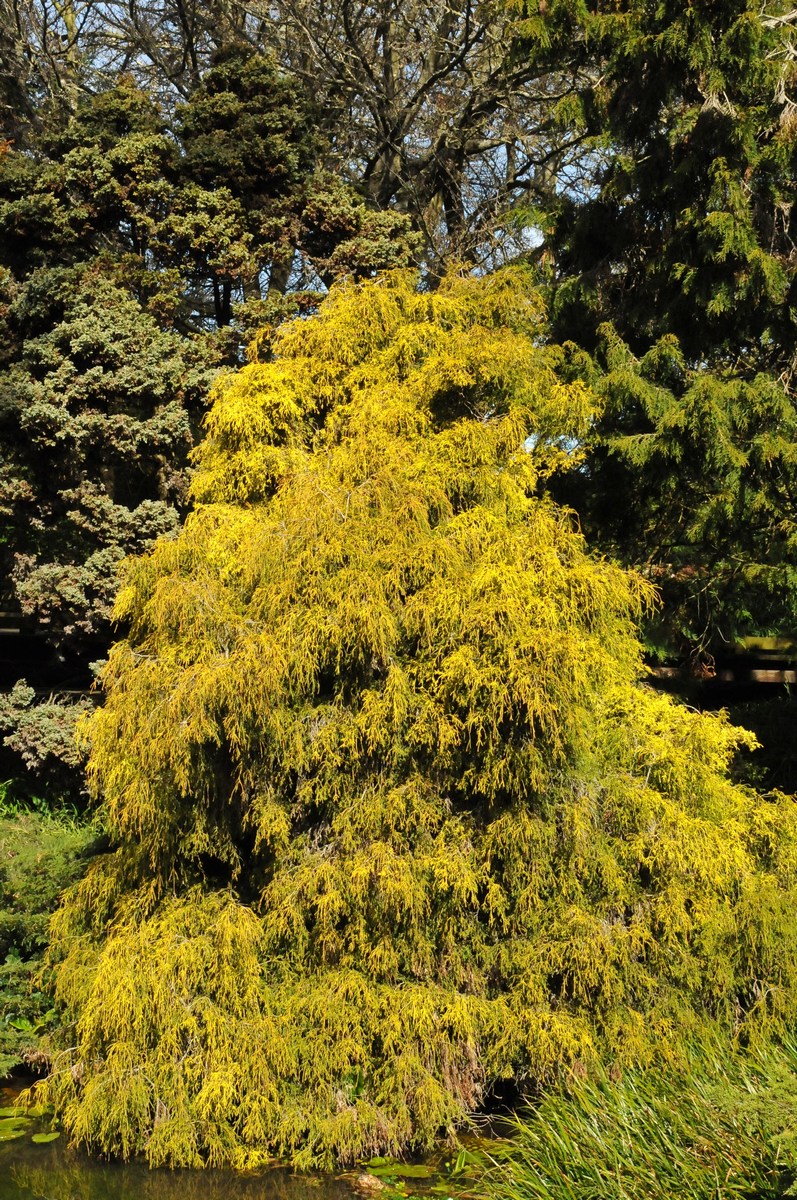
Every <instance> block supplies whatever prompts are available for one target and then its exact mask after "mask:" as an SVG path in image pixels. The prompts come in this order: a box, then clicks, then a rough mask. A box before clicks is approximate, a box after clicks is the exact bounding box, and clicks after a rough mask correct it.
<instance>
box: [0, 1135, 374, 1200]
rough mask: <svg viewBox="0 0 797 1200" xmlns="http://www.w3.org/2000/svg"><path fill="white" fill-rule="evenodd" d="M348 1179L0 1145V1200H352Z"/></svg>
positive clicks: (20, 1143) (55, 1145) (58, 1146)
mask: <svg viewBox="0 0 797 1200" xmlns="http://www.w3.org/2000/svg"><path fill="white" fill-rule="evenodd" d="M354 1195H355V1190H354V1188H353V1186H352V1182H351V1180H349V1179H345V1178H337V1177H335V1176H318V1177H315V1176H297V1175H293V1174H292V1173H291V1172H290V1171H289V1170H287V1169H284V1168H274V1169H271V1170H267V1171H263V1172H258V1173H257V1174H254V1173H253V1174H249V1175H241V1174H237V1173H234V1172H231V1171H166V1170H163V1171H150V1170H149V1169H148V1168H147V1167H146V1166H145V1165H142V1164H139V1163H132V1164H131V1163H128V1164H126V1165H125V1164H121V1163H98V1162H94V1161H92V1160H90V1159H88V1158H86V1157H84V1156H83V1155H81V1154H77V1153H75V1152H74V1151H70V1150H68V1149H67V1148H66V1147H64V1146H63V1145H62V1143H61V1142H60V1141H59V1142H52V1143H51V1144H50V1145H47V1146H36V1145H34V1144H33V1143H31V1142H30V1140H29V1139H27V1138H26V1139H22V1138H20V1139H18V1140H17V1141H15V1142H9V1143H7V1144H5V1145H3V1146H0V1200H352V1197H353V1196H354Z"/></svg>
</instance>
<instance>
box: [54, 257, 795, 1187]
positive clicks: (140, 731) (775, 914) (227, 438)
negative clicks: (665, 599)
mask: <svg viewBox="0 0 797 1200" xmlns="http://www.w3.org/2000/svg"><path fill="white" fill-rule="evenodd" d="M416 284H417V281H416V278H415V277H414V276H413V275H412V274H401V273H400V274H394V275H391V276H388V277H385V278H383V279H381V280H380V281H377V282H372V283H368V284H363V285H359V286H357V285H354V284H347V285H341V286H338V287H336V288H334V289H333V291H332V293H331V294H330V296H329V298H328V299H327V300H326V301H325V302H324V304H323V305H322V306H321V309H320V310H319V312H318V314H317V315H316V316H313V317H311V318H304V319H300V320H296V321H294V322H293V323H291V324H289V325H287V326H285V327H283V329H282V330H281V331H280V332H279V334H278V335H277V338H276V341H275V343H274V355H273V358H272V359H271V360H270V361H268V362H259V361H253V362H251V363H250V364H249V365H248V366H245V367H243V368H242V369H240V370H238V371H237V372H233V373H230V374H227V375H226V376H225V377H224V378H223V379H222V380H221V381H220V382H219V384H218V385H217V388H216V391H215V396H214V403H213V407H212V410H211V412H210V414H209V416H208V420H207V429H206V437H205V440H204V442H203V443H202V445H201V447H200V448H199V450H198V452H197V455H196V468H197V470H196V476H195V479H194V482H193V485H192V486H193V492H194V498H195V510H194V511H193V513H192V514H191V515H190V516H189V518H188V520H187V521H186V523H185V526H184V528H183V529H182V530H181V532H180V533H179V534H178V536H177V537H175V538H171V539H167V540H161V541H159V542H158V543H157V544H156V546H155V548H154V549H153V551H152V552H151V553H149V554H147V555H144V556H143V557H140V558H138V559H135V560H132V561H131V562H130V564H129V565H128V567H127V570H126V574H125V580H124V585H123V587H122V590H121V592H120V594H119V597H118V600H117V608H116V612H117V616H118V617H119V619H121V620H124V621H125V622H126V623H127V626H128V628H129V636H128V637H127V638H125V639H124V640H123V641H121V642H120V643H118V644H117V645H116V646H115V647H114V649H113V650H112V652H111V655H110V659H109V662H108V665H107V667H106V669H105V671H104V684H105V687H106V690H107V701H106V704H105V706H104V707H103V708H102V709H99V710H98V711H97V712H96V713H95V714H94V715H93V716H92V718H91V719H90V721H89V723H88V725H87V726H86V727H85V729H84V734H85V736H86V738H88V739H89V741H90V743H91V759H90V767H89V774H90V779H91V785H92V787H93V789H94V792H95V794H96V796H97V798H98V800H99V802H100V805H101V812H102V814H103V819H104V821H105V823H106V825H107V828H108V830H109V832H110V834H111V837H112V839H113V842H114V848H113V849H112V850H111V851H110V852H109V853H108V854H107V855H105V856H103V857H102V858H100V859H98V860H97V861H96V862H95V863H94V864H93V866H92V867H91V868H90V869H89V871H88V873H87V875H86V877H85V879H84V880H83V881H82V882H81V883H80V884H79V885H78V886H77V887H76V888H75V889H73V891H72V892H71V893H70V894H69V896H68V898H67V901H66V903H65V905H64V907H63V908H62V910H61V912H60V913H59V914H58V916H57V918H56V920H55V923H54V926H53V945H52V949H51V965H52V968H53V970H54V980H55V983H54V986H55V994H56V996H57V1001H58V1003H59V1005H60V1006H61V1009H62V1012H63V1019H64V1030H63V1035H62V1040H61V1045H62V1046H63V1049H61V1050H60V1052H58V1051H57V1047H56V1053H55V1057H54V1059H53V1070H52V1074H51V1075H50V1078H49V1080H48V1081H47V1083H46V1084H45V1092H46V1094H47V1095H48V1096H49V1097H50V1098H51V1099H53V1100H54V1101H55V1103H56V1106H57V1111H58V1113H59V1115H60V1116H61V1118H62V1119H63V1121H64V1123H65V1125H66V1128H67V1130H68V1131H69V1133H70V1135H71V1136H72V1137H73V1138H74V1139H75V1140H76V1141H77V1142H78V1143H79V1144H81V1145H85V1146H87V1147H88V1148H90V1149H92V1150H94V1151H97V1152H101V1153H113V1154H120V1155H122V1156H129V1155H131V1154H134V1153H137V1152H143V1153H145V1154H146V1155H147V1156H148V1158H149V1161H150V1162H151V1163H169V1164H172V1165H199V1164H219V1163H225V1162H226V1163H233V1164H235V1165H238V1166H246V1165H252V1164H256V1163H258V1162H261V1161H263V1160H264V1159H265V1158H267V1157H268V1156H269V1155H271V1154H273V1153H275V1152H276V1153H279V1154H284V1155H288V1156H290V1157H292V1158H293V1160H294V1161H295V1162H296V1163H298V1164H300V1165H304V1166H307V1165H310V1164H327V1165H328V1164H330V1163H331V1162H332V1161H334V1160H338V1161H341V1160H342V1161H351V1160H354V1159H357V1158H362V1157H364V1156H368V1155H370V1154H372V1153H374V1152H379V1151H387V1152H390V1153H394V1154H395V1153H400V1152H401V1151H403V1150H407V1149H409V1148H413V1149H421V1148H424V1147H428V1146H430V1145H431V1144H433V1143H434V1142H435V1140H436V1139H437V1138H438V1137H439V1136H440V1134H441V1132H444V1131H446V1130H451V1129H453V1128H455V1127H456V1126H458V1125H461V1124H462V1123H463V1122H464V1121H466V1119H467V1114H468V1113H469V1111H470V1110H472V1109H473V1107H474V1106H475V1105H477V1104H478V1103H479V1101H480V1100H481V1099H482V1098H483V1097H484V1096H485V1094H486V1093H487V1092H488V1091H489V1089H490V1088H491V1087H493V1086H495V1085H496V1084H497V1083H498V1081H500V1080H501V1079H505V1078H513V1079H515V1080H527V1081H529V1082H533V1081H540V1080H543V1079H545V1078H546V1077H550V1076H551V1075H552V1074H553V1073H555V1072H556V1070H557V1069H558V1068H559V1067H560V1066H561V1065H562V1064H567V1063H580V1064H582V1065H583V1064H588V1063H590V1062H594V1061H601V1062H603V1063H605V1064H610V1065H611V1064H613V1065H617V1066H619V1067H622V1066H623V1065H624V1064H628V1063H632V1062H636V1063H642V1064H646V1063H651V1062H658V1063H662V1062H670V1063H676V1064H677V1063H678V1062H679V1061H680V1056H682V1055H683V1054H684V1052H685V1048H686V1046H687V1045H688V1043H689V1041H690V1039H692V1038H693V1037H697V1036H699V1035H700V1034H701V1033H702V1034H705V1033H706V1031H707V1030H716V1029H718V1028H719V1029H721V1030H724V1031H725V1032H726V1034H733V1035H735V1036H736V1037H738V1038H744V1039H746V1040H748V1041H755V1040H756V1039H757V1038H760V1037H764V1036H767V1035H771V1034H772V1033H774V1032H777V1031H778V1030H779V1029H782V1028H784V1026H785V1025H786V1024H787V1023H788V1022H790V1021H792V1020H793V1019H794V1016H795V1010H796V1009H797V953H796V952H795V946H797V941H795V933H796V932H797V930H796V929H795V916H794V914H795V911H797V910H796V909H795V899H797V897H795V894H794V888H795V882H797V821H796V820H795V810H794V802H793V800H791V799H789V798H786V797H779V796H772V797H768V798H762V797H761V796H759V795H757V794H755V793H753V792H750V791H748V790H746V789H745V788H743V787H740V786H739V785H737V784H734V783H733V782H732V781H731V780H730V778H729V775H728V767H729V763H730V761H731V758H732V756H733V754H734V751H735V749H736V748H737V747H738V746H739V745H740V744H743V743H744V742H745V740H746V735H745V734H744V733H743V732H741V731H739V730H737V729H734V728H733V727H731V726H730V725H729V724H728V722H727V721H726V720H725V719H723V718H722V717H714V716H708V715H701V714H699V713H697V712H694V711H691V710H689V709H687V708H685V707H683V706H679V705H677V704H675V703H673V702H672V701H671V700H669V699H668V698H667V697H664V696H661V695H657V694H656V693H654V692H653V691H651V690H650V689H648V688H647V687H646V686H645V685H644V684H643V683H640V682H638V680H639V678H640V675H641V674H642V662H641V650H640V646H639V643H638V640H637V637H636V634H635V622H636V620H637V619H638V616H639V614H640V611H641V609H643V608H644V607H645V606H646V605H647V604H649V603H650V601H651V599H652V594H651V589H650V586H649V585H648V584H646V583H645V582H644V581H643V580H642V579H641V578H640V577H638V576H636V575H633V574H629V573H627V572H625V571H623V570H622V569H620V568H619V567H617V566H615V565H613V564H611V563H610V562H608V561H606V560H605V559H602V558H600V557H596V556H594V555H591V554H590V553H589V552H588V550H587V548H586V546H585V543H584V541H583V538H582V536H581V535H580V533H579V532H578V531H577V529H576V528H575V526H574V522H573V518H572V515H571V514H570V513H569V512H568V511H566V510H564V509H562V508H559V507H557V506H556V505H555V504H554V503H553V502H552V501H551V500H550V499H548V498H546V496H545V495H544V492H543V488H542V485H543V483H544V481H545V480H546V479H547V478H549V477H550V476H551V475H552V474H553V473H555V472H556V471H558V470H559V469H561V468H562V467H563V466H565V465H567V464H568V463H569V461H570V459H571V457H572V455H573V454H574V453H576V450H574V446H575V445H577V442H578V439H579V438H580V437H581V436H583V432H584V429H585V427H586V425H587V423H588V422H589V421H590V420H591V419H592V414H593V405H594V398H593V396H592V395H591V394H590V392H589V391H588V390H587V389H586V388H585V387H584V385H583V384H581V383H579V382H577V381H576V382H571V383H569V384H564V383H562V382H561V378H560V376H559V374H558V371H559V368H560V367H561V358H562V354H561V351H558V350H556V349H546V348H545V347H544V346H543V345H542V344H541V337H540V333H541V328H542V325H541V323H542V321H543V319H544V317H543V309H542V305H541V302H540V300H539V297H538V296H537V294H536V293H535V291H534V289H533V287H532V286H531V283H530V280H529V277H528V276H527V275H526V274H525V273H524V272H523V271H522V270H517V269H516V270H512V271H506V272H500V273H498V274H496V275H494V276H491V277H487V278H483V279H475V278H468V277H461V276H458V275H451V276H448V277H447V278H446V279H444V280H443V282H442V283H441V285H440V287H439V288H438V289H437V290H436V291H434V292H431V293H430V292H426V291H423V290H419V289H418V288H417V286H416Z"/></svg>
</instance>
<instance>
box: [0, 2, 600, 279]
mask: <svg viewBox="0 0 797 1200" xmlns="http://www.w3.org/2000/svg"><path fill="white" fill-rule="evenodd" d="M0 6H3V7H2V8H0V12H2V14H3V31H4V32H3V39H2V41H0V65H1V66H2V69H3V71H4V74H5V76H6V77H7V78H8V80H9V85H10V86H11V85H12V84H13V83H14V81H15V80H17V81H18V80H19V79H20V77H21V76H25V75H26V74H27V76H28V77H30V76H31V75H33V74H35V75H36V78H37V86H38V87H39V88H40V89H44V90H45V91H49V93H50V94H51V95H54V94H55V93H58V94H59V95H60V97H61V101H62V103H65V104H67V105H69V104H70V103H73V102H74V98H75V95H76V91H77V89H78V88H79V87H87V88H96V87H98V86H101V83H102V80H103V78H106V79H107V78H108V77H114V76H118V75H119V74H120V73H121V72H131V73H133V74H134V75H135V76H136V77H137V78H139V79H140V81H141V82H142V84H144V85H145V86H146V87H147V88H148V90H150V91H152V92H154V93H157V94H158V95H159V96H160V97H161V98H165V97H167V96H171V98H172V99H173V100H175V99H179V98H186V97H188V96H189V95H190V94H191V92H192V91H193V89H194V88H195V87H196V85H197V83H198V82H199V80H200V79H201V77H202V73H203V70H204V69H205V68H206V66H207V64H208V63H209V62H210V61H211V59H212V56H213V54H214V53H215V52H216V51H217V50H218V49H219V48H220V47H221V46H224V45H228V44H230V43H231V42H238V43H242V42H243V43H246V44H249V45H251V47H252V49H253V50H258V51H261V52H262V51H267V52H270V53H272V54H273V55H274V56H275V57H276V58H277V60H278V62H279V63H280V64H281V65H282V66H283V67H284V68H285V69H286V70H288V71H289V72H291V73H292V74H294V75H296V76H298V77H299V78H300V79H301V80H303V81H304V82H305V84H306V85H307V86H309V87H310V88H311V89H312V94H313V95H314V96H315V98H316V100H317V102H318V111H319V121H320V123H321V124H322V125H323V126H324V132H325V134H326V137H327V144H328V145H329V146H330V147H331V155H332V160H331V161H330V162H329V163H327V164H324V165H325V166H330V167H333V168H334V169H335V170H336V171H338V172H339V173H340V174H341V175H342V177H343V178H344V179H345V180H347V181H348V182H350V183H354V184H355V185H356V186H357V187H358V188H359V189H360V190H361V191H362V192H363V193H364V194H365V195H366V197H367V198H368V199H369V201H370V202H371V203H372V204H373V205H374V206H375V207H376V208H380V209H386V208H391V207H392V208H396V209H398V210H400V211H403V212H406V213H408V214H409V215H410V217H411V218H412V221H413V223H414V224H415V225H416V227H417V229H418V230H419V231H420V232H421V233H422V234H423V237H424V240H425V243H426V247H427V255H428V258H429V259H430V261H431V262H432V263H439V262H441V261H444V260H446V259H451V258H460V259H468V260H472V261H476V262H481V263H484V264H485V265H487V264H489V263H490V262H494V261H496V260H499V261H500V259H501V258H502V257H506V256H508V255H511V254H513V253H515V252H517V250H518V248H519V247H520V246H522V245H523V241H524V238H528V236H529V232H528V230H529V222H528V219H527V217H528V211H529V208H530V207H533V206H534V205H536V204H538V203H539V202H540V201H541V200H545V199H550V197H551V195H552V193H553V192H555V190H556V189H557V188H558V187H561V186H562V184H563V181H567V182H568V184H569V185H571V186H573V185H574V184H575V181H576V180H577V178H578V175H579V170H580V168H581V167H582V166H583V165H584V154H583V139H582V136H581V134H580V132H579V128H578V125H577V123H574V122H573V121H572V120H565V119H563V116H562V114H563V112H564V111H565V109H566V106H567V105H568V101H569V100H570V99H571V98H572V97H573V96H574V95H575V94H576V91H577V90H578V88H579V85H580V83H581V82H582V80H581V76H580V67H579V65H578V62H579V55H578V51H577V47H574V46H573V45H572V44H571V45H570V46H568V47H567V52H566V53H558V54H557V53H555V52H552V51H550V50H548V51H544V50H542V49H541V48H540V47H541V41H540V40H537V41H532V40H530V39H529V38H528V37H527V36H525V27H524V22H523V21H522V20H521V19H520V18H519V16H518V11H517V9H516V8H513V7H512V6H511V5H509V4H508V3H507V2H506V0H498V2H496V0H441V2H440V3H434V2H433V0H323V2H322V3H319V0H107V2H104V3H103V2H101V0H0ZM11 90H12V91H13V88H12V89H11ZM7 91H8V89H7ZM8 94H9V95H10V94H11V92H9V93H8ZM5 103H6V109H7V111H10V109H11V108H12V107H13V105H12V103H11V101H10V100H9V99H7V98H6V100H5ZM567 112H568V114H569V115H570V114H571V112H572V110H571V109H567Z"/></svg>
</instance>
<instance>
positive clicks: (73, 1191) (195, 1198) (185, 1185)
mask: <svg viewBox="0 0 797 1200" xmlns="http://www.w3.org/2000/svg"><path fill="white" fill-rule="evenodd" d="M15 1099H16V1094H15V1092H11V1091H7V1090H6V1091H3V1090H2V1089H0V1109H5V1110H6V1111H8V1110H10V1109H11V1107H12V1106H13V1105H14V1102H15ZM7 1120H8V1118H7ZM6 1128H7V1129H8V1128H9V1126H8V1125H7V1126H6ZM49 1129H50V1123H49V1122H48V1121H47V1120H39V1121H33V1122H26V1124H25V1128H24V1133H23V1134H22V1135H21V1136H17V1137H14V1138H13V1140H9V1141H3V1140H2V1136H1V1132H2V1130H1V1129H0V1200H400V1198H401V1197H402V1195H407V1193H413V1194H415V1195H417V1193H418V1191H420V1190H421V1189H423V1191H427V1190H428V1192H429V1198H428V1200H432V1197H433V1196H434V1200H445V1197H443V1196H442V1193H443V1192H446V1191H447V1190H448V1189H446V1188H445V1187H443V1186H441V1177H440V1176H439V1175H438V1174H437V1173H436V1172H434V1173H433V1172H432V1171H431V1170H429V1171H427V1169H426V1168H419V1167H414V1168H413V1167H410V1168H408V1169H407V1170H406V1174H407V1178H406V1180H402V1179H401V1178H400V1177H398V1178H391V1179H390V1185H389V1186H386V1185H385V1184H384V1183H383V1182H382V1180H380V1179H379V1178H377V1176H376V1175H372V1174H365V1173H364V1172H356V1171H352V1172H348V1173H344V1174H341V1175H320V1174H319V1175H295V1174H294V1173H293V1172H292V1171H291V1170H290V1169H288V1168H284V1167H272V1168H269V1169H267V1170H264V1171H258V1172H252V1173H248V1174H240V1173H238V1172H234V1171H168V1170H157V1171H152V1170H150V1169H149V1168H148V1167H147V1166H146V1164H144V1163H139V1162H133V1163H113V1162H111V1163H108V1162H95V1161H94V1160H93V1159H90V1158H88V1157H87V1156H86V1155H85V1154H82V1153H80V1152H78V1151H76V1150H70V1149H69V1147H68V1145H67V1144H66V1139H65V1138H64V1137H59V1138H57V1139H56V1140H54V1141H50V1142H47V1143H43V1144H42V1143H37V1142H34V1141H33V1140H32V1138H33V1135H35V1134H40V1133H45V1132H47V1131H48V1130H49ZM396 1171H397V1173H398V1174H399V1176H400V1173H401V1171H402V1168H401V1167H399V1166H397V1167H396ZM416 1171H421V1172H422V1173H423V1174H428V1175H429V1178H426V1179H423V1181H421V1180H420V1179H418V1178H417V1177H414V1175H415V1172H416ZM382 1173H385V1168H382V1170H381V1171H380V1174H382Z"/></svg>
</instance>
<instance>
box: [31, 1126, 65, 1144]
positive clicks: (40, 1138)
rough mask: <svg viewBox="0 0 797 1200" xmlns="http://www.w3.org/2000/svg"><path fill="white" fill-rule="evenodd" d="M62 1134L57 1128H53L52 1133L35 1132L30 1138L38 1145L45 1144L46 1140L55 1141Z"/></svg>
mask: <svg viewBox="0 0 797 1200" xmlns="http://www.w3.org/2000/svg"><path fill="white" fill-rule="evenodd" d="M60 1136H61V1134H60V1132H59V1131H58V1130H57V1129H53V1130H51V1132H50V1133H34V1135H33V1137H32V1138H31V1139H30V1140H31V1141H32V1142H35V1143H36V1145H37V1146H43V1145H44V1144H45V1143H46V1142H54V1141H55V1139H56V1138H59V1137H60Z"/></svg>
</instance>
